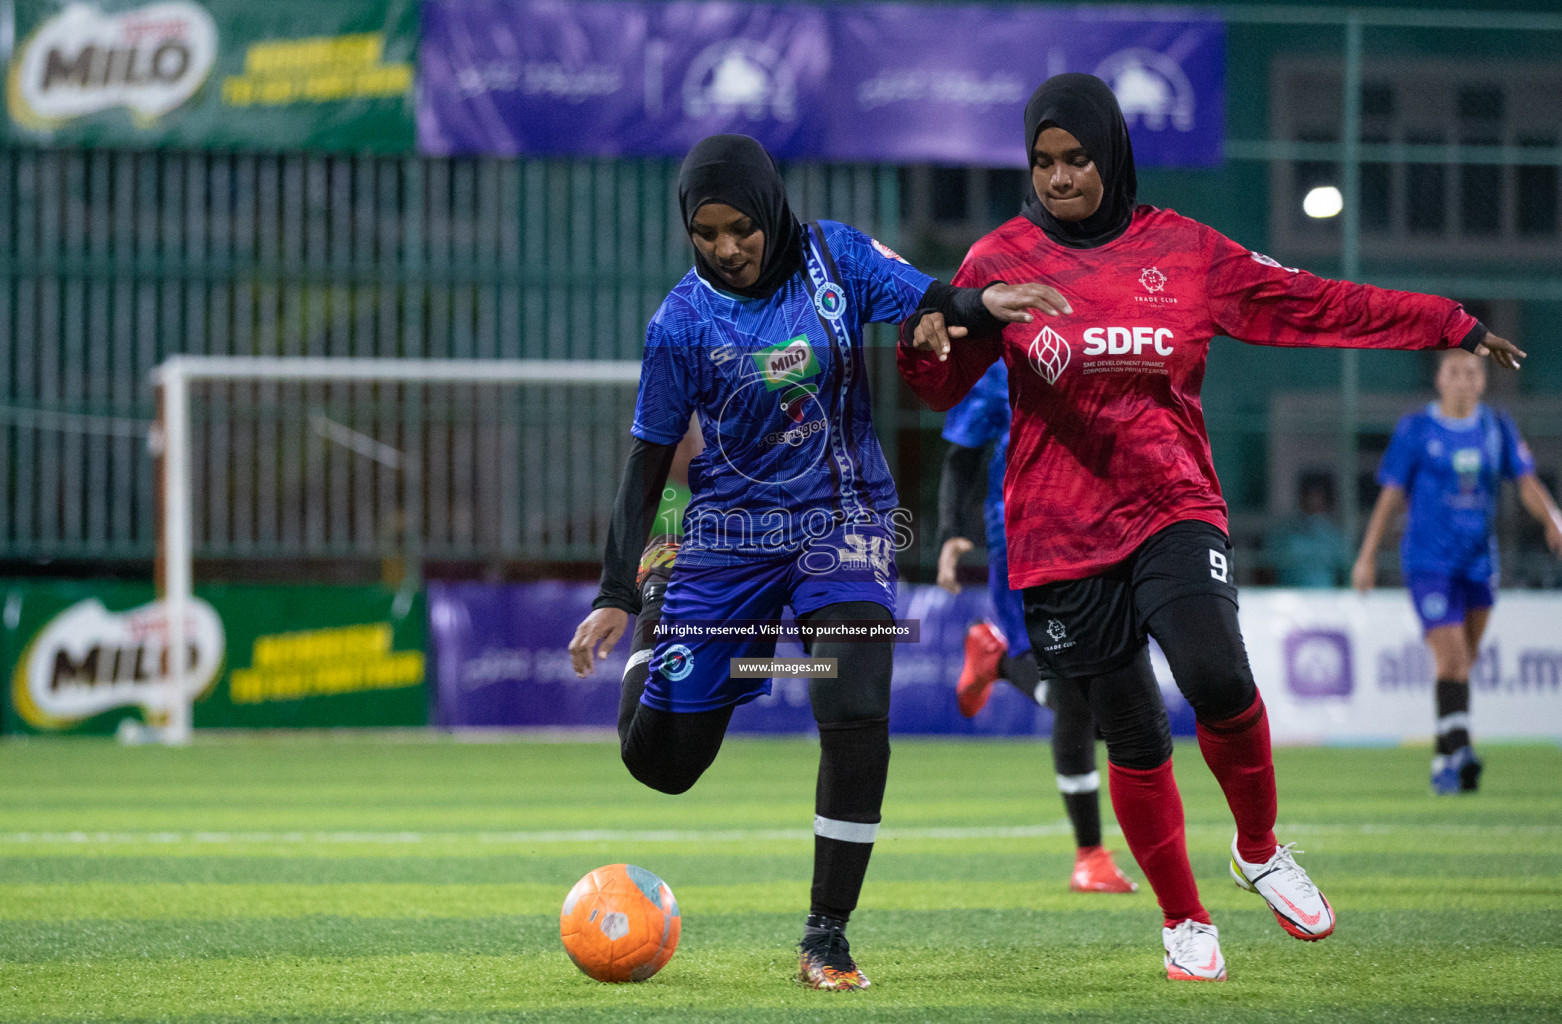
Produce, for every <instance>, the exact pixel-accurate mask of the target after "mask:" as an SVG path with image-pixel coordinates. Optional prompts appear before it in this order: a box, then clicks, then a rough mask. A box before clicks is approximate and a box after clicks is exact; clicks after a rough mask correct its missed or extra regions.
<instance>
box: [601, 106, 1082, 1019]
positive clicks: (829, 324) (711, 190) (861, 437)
mask: <svg viewBox="0 0 1562 1024" xmlns="http://www.w3.org/2000/svg"><path fill="white" fill-rule="evenodd" d="M678 200H679V205H680V207H681V209H682V214H683V223H684V225H685V227H686V228H687V230H688V232H689V237H690V240H691V241H692V242H693V244H694V251H695V265H694V269H693V270H692V271H690V272H689V274H687V275H686V276H685V277H684V279H683V280H682V281H680V282H679V284H678V285H677V286H676V287H675V288H674V289H673V291H672V293H671V294H669V295H668V297H667V298H666V300H664V301H663V303H662V305H661V307H660V308H659V309H658V310H657V312H656V315H655V316H653V317H652V319H651V323H650V325H649V327H648V329H647V331H646V341H645V353H644V356H643V361H642V367H641V372H640V392H639V398H638V400H637V403H636V407H635V420H634V426H633V427H632V432H633V434H634V437H635V441H634V444H633V447H632V449H631V453H630V456H629V460H628V464H627V466H626V467H625V471H624V477H623V481H622V483H621V485H620V487H619V493H618V500H617V502H616V506H615V511H614V519H613V524H612V527H611V529H610V531H609V534H608V543H607V550H606V552H605V555H604V559H603V568H602V579H601V585H600V589H599V593H598V596H597V599H596V601H595V602H593V609H594V610H593V611H592V612H591V614H590V615H589V616H587V617H586V619H585V620H584V621H583V622H581V624H580V626H579V628H578V629H577V630H576V633H575V636H574V638H573V639H572V640H571V642H570V653H571V656H572V658H573V661H574V667H575V671H576V672H577V673H579V674H581V675H585V674H586V673H587V672H589V671H590V670H591V667H592V664H593V662H594V660H596V659H600V658H602V657H606V655H607V653H608V651H609V650H610V649H611V648H612V646H613V645H614V643H615V642H616V641H617V639H618V637H619V636H621V635H622V634H623V632H624V630H625V628H626V626H627V625H628V622H629V616H630V615H633V614H636V613H637V612H639V610H640V604H641V602H640V594H639V592H638V591H637V588H636V586H635V575H636V573H635V569H636V565H637V562H638V561H639V554H640V551H641V548H642V546H643V545H644V543H645V540H646V534H647V531H648V529H649V527H650V523H651V519H652V517H653V515H654V512H655V509H656V507H657V504H658V502H659V500H660V498H661V494H662V486H663V481H664V480H665V479H666V477H667V472H668V466H669V465H670V464H671V461H672V457H673V453H674V451H675V449H676V447H677V445H678V442H679V440H680V439H681V438H682V437H683V436H684V432H685V430H686V429H687V428H688V425H689V417H690V415H691V414H694V413H698V414H699V423H700V429H701V431H702V433H703V434H704V441H705V447H704V451H702V452H701V453H700V455H699V456H697V457H696V458H695V459H694V460H693V461H692V462H691V463H690V467H689V487H690V490H691V492H692V497H691V498H690V501H689V507H688V509H687V511H686V512H685V515H684V523H683V541H682V544H681V546H680V548H679V549H678V551H677V556H676V565H675V567H674V568H673V570H672V572H671V574H670V577H669V580H668V583H667V585H666V589H665V591H664V592H662V594H661V595H660V596H661V597H662V599H663V602H664V603H663V609H662V617H663V624H664V626H671V627H674V628H678V627H685V628H692V629H695V630H696V632H693V633H691V634H689V635H688V636H679V637H678V638H676V639H673V640H668V639H661V640H658V641H657V642H656V644H655V647H654V649H653V653H652V656H651V658H650V660H649V662H648V671H647V672H646V673H645V674H644V675H643V676H642V675H639V674H637V673H626V675H625V681H624V685H625V686H636V685H643V689H642V690H641V691H640V693H639V694H638V697H637V699H634V698H635V695H634V694H633V693H626V694H625V695H624V696H625V701H624V702H623V703H624V705H626V706H627V708H628V709H629V710H630V713H629V714H627V715H626V716H625V718H626V720H625V721H623V723H622V728H621V730H620V741H621V750H622V754H623V759H624V764H625V765H626V766H627V767H628V768H629V771H630V772H631V774H633V775H634V776H635V778H637V779H639V780H640V781H641V782H643V783H645V784H646V785H648V786H650V787H652V788H653V789H657V790H660V791H662V792H665V793H681V792H684V791H685V790H687V789H688V788H689V787H690V786H692V785H693V784H694V783H695V781H696V780H697V779H698V778H699V777H700V775H701V774H702V773H703V772H704V771H705V769H706V768H707V767H709V765H710V763H711V761H712V760H713V759H714V758H715V756H716V753H717V751H718V750H720V748H721V742H722V738H723V737H724V736H725V734H726V729H727V724H728V722H729V721H730V720H731V717H732V710H733V708H734V707H735V706H737V705H739V704H742V703H744V702H746V701H749V700H753V699H754V698H755V697H758V696H761V695H762V694H765V693H768V692H769V691H770V681H769V680H768V679H734V678H732V676H731V672H730V662H731V659H733V658H738V657H768V656H770V655H772V654H773V653H774V649H775V641H774V639H773V638H770V639H763V638H756V639H753V640H738V641H734V640H732V639H730V638H726V639H723V638H718V637H715V636H712V635H711V634H708V633H707V634H705V635H703V636H702V635H701V634H700V633H699V632H698V629H699V627H700V625H701V624H706V625H707V626H708V625H709V624H712V623H720V624H723V625H728V624H731V623H735V622H745V621H746V622H774V621H779V620H780V618H781V613H782V610H783V607H784V606H787V605H790V606H791V608H792V611H793V614H794V615H795V616H796V618H797V620H798V621H799V623H800V624H803V625H804V626H805V627H807V628H810V629H829V628H830V627H832V626H839V625H840V624H842V623H863V622H868V623H875V624H880V623H882V624H888V623H889V622H890V620H891V616H892V615H893V609H894V607H895V595H896V586H897V575H896V568H895V550H896V549H897V547H898V546H899V545H898V544H897V540H898V539H900V538H899V536H898V533H897V527H898V528H899V529H900V530H903V529H904V526H903V525H901V524H900V522H899V515H898V510H897V502H898V499H897V496H896V492H895V485H894V481H893V480H891V478H890V474H889V467H888V466H887V465H886V463H885V460H884V454H883V451H882V449H881V448H880V447H879V442H878V438H877V437H876V436H875V435H874V432H873V425H872V423H871V421H870V405H869V394H868V382H867V377H866V374H865V366H864V358H863V342H862V328H863V326H864V325H865V324H867V323H870V322H891V323H898V322H900V321H902V320H905V319H906V318H907V317H909V316H911V315H912V314H913V313H914V312H917V311H918V310H924V311H932V310H938V311H942V312H943V313H944V314H945V315H947V316H950V317H953V318H955V319H956V320H957V321H958V322H961V323H965V324H969V325H972V326H981V325H984V324H985V325H991V326H995V327H996V326H998V325H999V323H1000V322H1003V321H1007V322H1025V321H1030V320H1031V319H1032V316H1031V314H1030V313H1028V312H1026V310H1027V309H1039V310H1041V311H1042V312H1044V313H1049V314H1055V313H1056V312H1058V311H1061V310H1063V309H1065V308H1067V304H1066V303H1065V302H1064V301H1063V300H1062V297H1061V296H1059V295H1058V294H1057V292H1055V291H1054V290H1052V289H1051V288H1048V287H1046V286H1043V285H1035V284H1031V285H1021V286H1009V285H1001V284H1000V285H991V286H988V287H986V288H981V289H978V288H966V289H956V288H952V287H950V286H948V285H944V284H940V283H938V282H936V281H934V280H933V279H932V278H930V277H928V276H927V275H925V274H923V273H921V272H920V271H918V270H916V269H915V268H914V267H912V266H911V265H910V264H908V263H906V262H905V261H904V260H902V259H901V258H900V257H899V256H896V255H895V254H894V253H893V252H891V251H890V250H889V249H887V248H885V247H884V246H882V245H880V244H879V243H877V242H875V241H873V240H872V239H869V238H868V237H867V236H865V235H863V234H861V233H860V232H858V231H856V230H854V229H853V228H850V227H848V226H846V225H844V224H838V223H835V222H833V221H821V222H818V223H816V224H810V225H808V226H806V227H805V226H804V225H802V224H800V223H799V222H798V221H797V219H796V218H795V217H794V216H793V215H792V211H791V208H790V207H789V205H788V204H787V200H786V189H785V186H784V185H783V183H782V181H781V176H780V174H779V173H778V172H777V171H776V167H775V164H774V162H773V161H772V160H771V159H770V156H769V154H767V153H766V152H765V150H764V148H763V147H761V146H760V144H759V143H758V142H756V141H755V140H753V139H751V138H748V137H747V136H743V135H717V136H713V137H711V138H708V139H705V140H704V141H702V142H700V143H699V144H698V145H696V146H695V147H694V148H693V149H692V150H691V151H690V153H689V155H688V157H687V159H685V161H684V164H683V168H682V171H681V173H680V175H679V182H678ZM808 646H809V653H810V655H812V656H813V657H816V658H834V659H836V662H837V669H838V671H837V676H836V678H822V677H821V678H815V679H814V680H813V681H812V682H811V684H810V688H809V696H810V699H811V702H812V705H813V713H814V718H815V720H816V722H817V723H818V725H819V778H818V787H817V791H816V797H815V811H816V813H815V817H814V837H815V839H814V879H813V890H812V897H811V901H812V905H811V908H810V914H809V917H808V919H807V921H806V923H805V925H804V934H803V942H802V944H801V950H802V955H801V962H800V968H799V974H800V977H801V979H802V980H803V982H804V983H805V984H808V985H810V986H812V987H815V988H827V989H856V988H863V987H866V986H867V984H868V980H867V978H866V977H865V976H864V975H863V973H862V972H861V971H860V970H858V968H857V965H856V963H855V961H853V960H852V958H851V953H850V947H849V945H848V944H847V941H846V934H845V929H846V921H847V919H848V917H849V916H850V914H851V912H852V910H853V909H855V907H856V904H857V897H858V894H859V893H860V891H861V888H862V880H863V878H864V876H865V874H866V872H867V866H868V859H869V856H870V855H871V853H872V850H873V842H874V839H875V837H876V836H877V833H878V823H879V816H880V806H881V804H882V802H883V797H884V784H885V779H886V775H887V773H888V769H889V698H890V667H891V662H892V656H893V642H892V641H891V640H889V639H875V640H872V641H870V642H846V641H844V640H818V641H816V642H812V643H810V644H809V645H808Z"/></svg>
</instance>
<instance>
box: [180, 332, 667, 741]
mask: <svg viewBox="0 0 1562 1024" xmlns="http://www.w3.org/2000/svg"><path fill="white" fill-rule="evenodd" d="M639 373H640V367H639V364H638V363H635V362H608V361H563V360H419V359H326V358H286V357H239V356H211V357H203V356H175V357H173V358H170V359H169V360H167V361H166V362H164V363H163V364H162V365H161V366H159V367H158V368H157V371H156V383H157V385H158V388H159V392H160V415H159V422H158V429H157V431H156V432H155V434H154V448H155V449H157V450H158V451H159V452H160V455H161V472H160V477H159V498H160V500H159V503H158V505H159V507H158V514H159V559H160V570H161V571H160V574H159V575H160V581H159V582H160V587H161V591H162V594H163V597H164V600H165V605H164V608H165V614H166V616H167V621H166V631H167V638H166V642H167V648H166V649H167V650H168V651H170V652H175V651H186V652H189V656H188V657H187V658H179V657H169V658H168V659H167V663H166V666H167V667H166V673H165V699H164V700H163V701H162V702H161V705H162V706H161V707H160V708H158V707H153V708H152V709H151V710H152V711H153V712H154V715H155V713H156V712H157V711H159V710H160V711H161V712H162V714H163V719H164V720H163V723H162V725H161V726H160V730H159V732H158V738H160V739H161V740H162V741H164V742H166V743H169V744H176V745H177V744H183V743H187V742H189V739H190V730H191V714H192V702H193V698H194V693H193V688H192V686H191V685H190V684H191V682H192V679H191V678H190V677H191V666H192V664H194V662H195V661H196V660H198V656H197V654H196V652H194V650H193V649H192V644H191V641H192V637H193V633H194V631H195V630H196V629H199V628H201V624H200V622H199V621H198V613H197V609H196V607H195V603H194V601H193V589H194V582H195V572H196V565H197V563H198V562H200V563H201V564H206V563H215V562H235V563H244V564H247V565H250V566H251V567H252V568H253V567H254V566H256V565H264V566H268V567H270V571H269V574H270V575H271V576H272V577H273V578H275V577H276V576H277V575H283V576H287V575H293V576H296V577H297V578H299V579H304V578H307V577H308V576H309V575H310V574H311V573H312V572H316V571H318V567H319V566H321V565H329V564H337V563H340V562H342V561H352V560H365V561H371V560H380V561H382V562H384V563H386V564H389V565H394V566H395V567H396V568H397V573H396V574H397V575H399V576H400V578H401V579H402V581H403V586H404V587H410V588H413V589H415V588H416V586H417V584H418V582H419V575H420V573H419V567H420V566H421V564H422V563H423V562H425V561H431V560H432V561H447V562H464V563H473V562H476V563H485V564H493V563H505V562H521V561H525V562H537V561H589V560H593V559H595V558H597V557H599V556H600V552H601V550H602V543H603V541H604V540H605V537H606V529H607V523H608V520H609V518H610V516H611V506H612V500H613V495H614V491H615V490H616V487H617V483H618V476H619V471H620V469H621V467H622V464H623V457H624V453H625V451H626V450H627V445H628V442H629V425H630V421H631V419H632V416H633V409H634V391H635V386H636V384H637V383H638V381H639ZM409 596H410V593H409Z"/></svg>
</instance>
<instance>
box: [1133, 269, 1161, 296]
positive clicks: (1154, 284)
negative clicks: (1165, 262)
mask: <svg viewBox="0 0 1562 1024" xmlns="http://www.w3.org/2000/svg"><path fill="white" fill-rule="evenodd" d="M1139 283H1140V284H1142V285H1144V290H1145V291H1147V292H1149V293H1150V294H1151V295H1154V294H1155V293H1156V292H1158V291H1160V290H1161V289H1162V288H1165V287H1166V275H1165V274H1163V273H1161V272H1160V270H1159V269H1157V268H1155V267H1145V268H1144V269H1143V270H1141V271H1139Z"/></svg>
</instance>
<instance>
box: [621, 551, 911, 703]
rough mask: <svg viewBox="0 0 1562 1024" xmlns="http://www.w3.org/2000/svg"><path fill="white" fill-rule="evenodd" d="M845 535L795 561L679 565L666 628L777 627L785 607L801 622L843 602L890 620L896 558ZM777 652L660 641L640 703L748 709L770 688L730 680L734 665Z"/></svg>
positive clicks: (769, 646)
mask: <svg viewBox="0 0 1562 1024" xmlns="http://www.w3.org/2000/svg"><path fill="white" fill-rule="evenodd" d="M845 532H846V531H844V530H841V531H836V532H835V533H832V534H829V535H828V536H826V537H823V538H820V539H819V540H816V541H813V542H811V543H810V544H809V546H808V547H807V548H806V549H805V550H803V551H801V552H798V553H795V554H790V555H786V556H783V557H780V558H770V559H756V560H753V561H750V562H746V563H745V564H743V565H726V566H689V565H685V564H683V563H682V562H678V563H677V564H675V565H674V567H673V574H672V579H671V580H669V581H668V584H667V591H666V602H665V603H664V604H663V605H662V624H663V626H664V627H669V626H672V627H675V626H677V625H678V624H679V623H687V622H691V621H697V622H712V621H714V622H732V621H750V622H779V621H780V620H781V613H782V609H783V608H785V607H786V606H788V605H790V606H791V608H792V614H793V615H794V616H803V615H807V614H808V613H810V612H816V611H818V610H819V609H821V608H823V607H825V606H826V605H832V604H838V603H840V602H842V601H869V602H872V603H874V604H878V605H882V606H883V607H884V608H886V609H888V611H889V613H890V614H891V615H894V614H895V596H896V573H895V551H894V547H893V544H892V543H891V541H890V538H889V535H888V534H885V533H880V532H879V531H877V530H874V531H866V530H862V529H861V528H857V529H856V530H855V533H856V536H855V537H850V538H846V537H844V536H843V534H844V533H845ZM843 540H845V541H850V543H843ZM863 541H865V542H866V543H861V542H863ZM885 642H886V643H888V642H890V641H885ZM775 649H776V642H775V638H774V637H771V638H755V639H741V640H736V641H734V640H723V639H707V638H702V637H699V636H694V637H680V638H676V639H673V638H669V639H663V640H660V641H658V642H657V644H656V648H655V653H654V654H653V655H652V657H651V674H650V677H649V678H648V679H647V680H646V683H645V692H644V693H642V694H641V696H640V703H642V704H644V705H646V706H647V707H653V708H656V709H658V710H660V711H678V712H694V711H714V710H716V709H717V708H724V707H730V706H732V705H734V704H746V703H747V702H749V701H751V700H753V699H754V698H756V697H762V696H764V695H765V694H768V693H769V692H770V680H768V679H733V678H731V676H730V674H729V663H730V661H731V659H733V658H768V657H770V656H771V655H773V654H774V653H775Z"/></svg>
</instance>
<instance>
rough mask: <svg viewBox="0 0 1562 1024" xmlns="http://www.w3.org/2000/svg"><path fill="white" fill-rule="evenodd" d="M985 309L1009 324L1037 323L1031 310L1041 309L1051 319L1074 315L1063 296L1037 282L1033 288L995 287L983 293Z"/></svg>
mask: <svg viewBox="0 0 1562 1024" xmlns="http://www.w3.org/2000/svg"><path fill="white" fill-rule="evenodd" d="M982 305H984V306H986V307H987V312H989V313H991V314H992V315H993V316H995V317H997V318H998V319H999V320H1002V321H1003V322H1004V323H1006V324H1028V323H1030V322H1031V321H1032V320H1034V319H1036V318H1035V317H1033V316H1031V315H1030V310H1033V309H1038V310H1040V311H1041V312H1043V313H1045V314H1047V315H1048V316H1057V315H1058V314H1059V313H1072V312H1074V309H1073V307H1072V306H1070V305H1069V304H1068V300H1067V299H1065V298H1064V297H1063V295H1062V293H1061V292H1059V291H1058V290H1057V289H1056V288H1054V287H1052V286H1051V285H1047V284H1038V283H1036V282H1034V281H1032V282H1030V283H1029V284H993V285H988V286H987V288H986V289H985V290H983V292H982Z"/></svg>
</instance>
